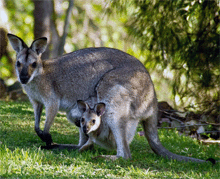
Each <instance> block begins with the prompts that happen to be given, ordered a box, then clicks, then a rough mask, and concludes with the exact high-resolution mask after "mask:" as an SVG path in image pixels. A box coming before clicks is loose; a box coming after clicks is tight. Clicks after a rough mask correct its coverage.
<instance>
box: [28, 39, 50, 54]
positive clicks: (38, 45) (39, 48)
mask: <svg viewBox="0 0 220 179" xmlns="http://www.w3.org/2000/svg"><path fill="white" fill-rule="evenodd" d="M46 48H47V38H46V37H41V38H39V39H36V40H34V41H33V42H32V44H31V47H30V49H32V50H33V51H35V52H36V53H37V54H38V55H40V54H41V53H43V52H44V51H45V50H46Z"/></svg>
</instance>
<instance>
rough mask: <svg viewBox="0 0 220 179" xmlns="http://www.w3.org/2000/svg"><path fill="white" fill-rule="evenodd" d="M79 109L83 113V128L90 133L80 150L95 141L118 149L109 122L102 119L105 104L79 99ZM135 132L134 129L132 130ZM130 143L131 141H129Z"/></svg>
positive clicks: (106, 147)
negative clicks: (91, 105)
mask: <svg viewBox="0 0 220 179" xmlns="http://www.w3.org/2000/svg"><path fill="white" fill-rule="evenodd" d="M77 105H78V109H79V111H80V112H81V114H82V117H81V119H80V127H81V130H82V131H83V132H84V133H85V134H86V135H88V137H89V139H88V141H87V142H86V143H85V144H84V145H83V146H82V147H81V148H80V149H79V151H80V152H82V151H84V150H86V149H88V148H90V147H91V146H92V144H93V143H96V144H98V145H100V146H101V147H103V148H105V149H107V150H113V149H116V148H117V146H116V142H115V139H114V136H113V133H112V131H111V129H110V128H109V126H108V124H107V122H106V121H105V120H102V119H101V116H102V115H103V114H104V113H105V104H104V103H98V104H95V105H93V106H94V107H93V108H92V107H90V105H89V104H88V103H87V102H85V101H82V100H78V101H77ZM131 132H133V131H131ZM129 143H130V142H129Z"/></svg>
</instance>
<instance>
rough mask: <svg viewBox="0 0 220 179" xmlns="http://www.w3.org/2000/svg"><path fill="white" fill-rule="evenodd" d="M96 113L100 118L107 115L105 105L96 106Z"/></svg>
mask: <svg viewBox="0 0 220 179" xmlns="http://www.w3.org/2000/svg"><path fill="white" fill-rule="evenodd" d="M95 112H96V114H97V115H98V116H102V115H103V114H104V113H105V103H98V104H97V105H96V106H95Z"/></svg>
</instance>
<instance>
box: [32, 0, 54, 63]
mask: <svg viewBox="0 0 220 179" xmlns="http://www.w3.org/2000/svg"><path fill="white" fill-rule="evenodd" d="M33 2H34V7H35V9H34V37H35V39H37V38H40V37H47V39H48V44H49V43H50V41H51V33H50V26H51V18H52V13H53V1H52V0H46V1H39V0H33ZM49 57H50V48H49V45H48V46H47V49H46V51H45V52H44V53H43V55H42V59H48V58H49Z"/></svg>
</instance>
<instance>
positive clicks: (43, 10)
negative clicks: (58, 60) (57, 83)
mask: <svg viewBox="0 0 220 179" xmlns="http://www.w3.org/2000/svg"><path fill="white" fill-rule="evenodd" d="M33 2H34V6H35V9H34V37H35V39H36V38H40V37H47V38H48V46H47V49H46V51H45V52H44V53H43V55H42V59H48V58H53V57H56V56H58V55H62V53H63V51H64V50H63V49H64V44H65V39H66V36H67V31H68V27H69V21H70V15H71V11H72V8H73V0H69V7H68V9H67V13H66V19H65V23H64V30H63V34H62V37H61V38H60V37H59V34H58V32H57V28H56V23H55V16H56V15H55V11H54V1H53V0H44V1H39V0H33Z"/></svg>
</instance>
